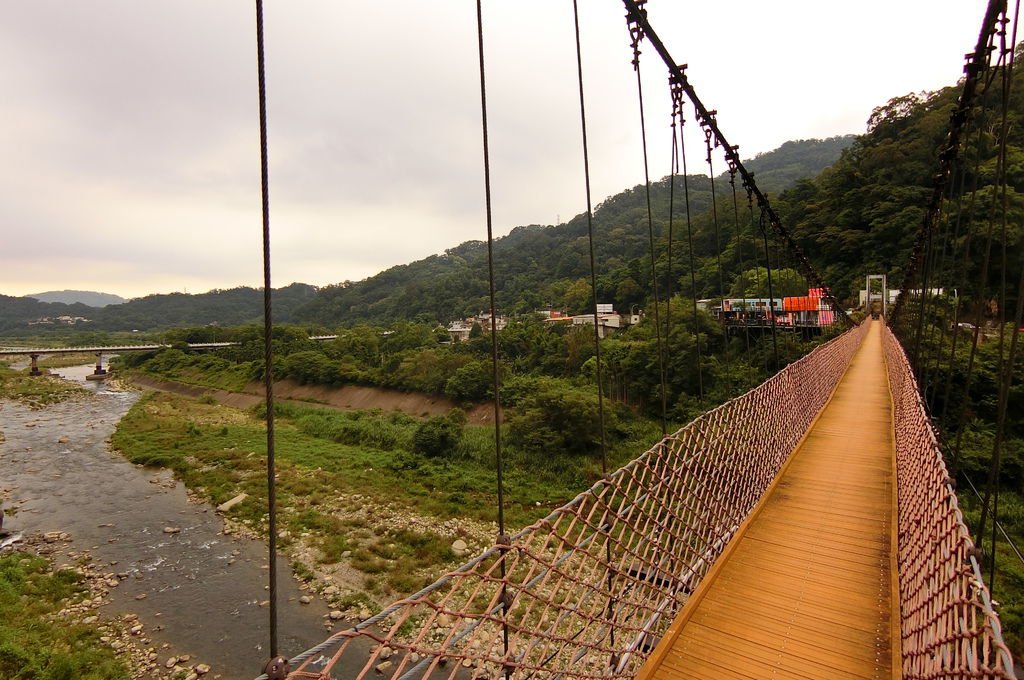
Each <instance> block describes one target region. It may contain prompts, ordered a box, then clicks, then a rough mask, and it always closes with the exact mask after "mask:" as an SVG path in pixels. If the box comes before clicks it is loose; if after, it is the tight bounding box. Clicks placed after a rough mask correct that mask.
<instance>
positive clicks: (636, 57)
mask: <svg viewBox="0 0 1024 680" xmlns="http://www.w3.org/2000/svg"><path fill="white" fill-rule="evenodd" d="M645 4H647V0H637V2H636V5H637V7H638V11H639V12H640V14H641V16H643V17H645V18H644V23H646V16H647V10H646V9H644V5H645ZM626 22H627V26H628V28H629V35H630V40H631V46H632V48H633V62H632V63H633V70H634V71H635V72H636V90H637V99H638V100H639V103H640V138H641V142H642V144H643V150H644V188H645V190H646V195H647V236H648V240H649V241H650V259H651V290H652V294H653V296H654V329H655V336H656V339H657V345H658V372H659V376H660V380H659V383H660V392H661V433H662V434H663V435H664V434H667V433H668V401H667V399H668V397H667V395H666V392H667V389H666V384H665V383H666V382H667V380H666V375H665V348H664V342H663V340H662V333H661V312H660V311H659V310H660V307H661V300H660V296H659V295H658V271H657V267H656V261H657V256H656V252H655V244H654V216H653V212H652V210H651V173H650V164H649V163H648V160H647V124H646V121H645V118H644V87H643V81H642V79H641V77H640V43H641V42H642V41H643V39H644V35H645V33H644V27H643V24H642V23H641V22H638V21H634V20H633V17H632V15H627V17H626Z"/></svg>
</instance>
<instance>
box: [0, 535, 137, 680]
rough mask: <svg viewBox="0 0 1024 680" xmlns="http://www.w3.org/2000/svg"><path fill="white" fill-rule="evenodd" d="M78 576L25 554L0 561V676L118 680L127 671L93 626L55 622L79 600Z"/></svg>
mask: <svg viewBox="0 0 1024 680" xmlns="http://www.w3.org/2000/svg"><path fill="white" fill-rule="evenodd" d="M86 592H87V591H86V589H85V587H84V585H83V577H82V576H81V575H80V574H79V573H78V572H75V571H72V570H70V569H59V570H56V571H53V570H51V568H50V566H49V563H48V562H47V561H46V560H45V559H43V558H41V557H37V556H33V555H28V554H25V553H19V552H14V553H6V554H4V555H2V556H0V677H4V678H17V679H19V680H107V679H109V680H118V679H121V678H128V677H129V676H128V672H127V670H126V669H125V668H124V667H123V666H122V665H121V663H120V662H119V661H118V660H117V659H116V658H115V657H114V654H113V652H112V651H111V649H110V647H109V646H108V645H106V644H103V643H102V642H101V641H100V639H99V636H100V634H99V632H97V630H96V628H95V627H94V626H83V625H79V624H75V623H70V622H68V621H67V620H64V619H58V617H57V614H58V613H59V612H60V611H61V609H62V608H64V607H65V606H67V605H68V604H71V603H74V602H78V601H81V600H82V599H83V598H84V597H85V593H86Z"/></svg>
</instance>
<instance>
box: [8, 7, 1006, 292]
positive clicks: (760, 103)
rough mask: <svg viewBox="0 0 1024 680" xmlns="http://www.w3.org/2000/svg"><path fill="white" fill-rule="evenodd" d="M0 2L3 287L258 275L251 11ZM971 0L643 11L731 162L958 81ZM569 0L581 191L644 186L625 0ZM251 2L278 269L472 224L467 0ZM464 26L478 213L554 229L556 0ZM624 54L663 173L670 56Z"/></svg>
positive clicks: (212, 284)
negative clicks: (736, 152)
mask: <svg viewBox="0 0 1024 680" xmlns="http://www.w3.org/2000/svg"><path fill="white" fill-rule="evenodd" d="M2 4H3V9H4V12H3V20H2V21H0V93H2V95H0V159H2V161H0V293H2V294H6V295H23V294H28V293H34V292H41V291H44V290H53V289H64V288H78V289H88V290H99V291H104V292H109V293H116V294H119V295H122V296H125V297H138V296H142V295H146V294H149V293H168V292H173V291H188V292H192V293H195V292H204V291H206V290H209V289H212V288H231V287H234V286H239V285H249V286H259V285H261V284H262V262H261V245H260V229H261V222H260V219H261V218H260V195H259V189H260V187H259V149H258V141H259V136H258V135H259V132H258V121H257V107H256V103H257V95H256V56H255V18H254V10H253V7H254V4H253V3H252V2H243V1H242V0H90V1H89V2H80V1H75V0H5V1H4V2H3V3H2ZM985 4H986V3H985V2H984V1H983V0H858V1H857V2H849V1H847V2H830V1H828V0H824V1H823V0H781V1H777V2H766V1H765V0H729V1H727V2H726V1H723V2H714V3H712V2H684V1H683V0H651V1H650V2H649V4H648V11H649V16H650V20H651V23H652V25H653V26H654V29H655V30H656V31H657V32H658V33H659V35H660V36H661V38H662V40H663V41H664V42H665V43H666V45H667V47H668V49H669V50H670V51H671V52H672V54H673V56H674V57H675V59H676V60H677V61H679V62H684V63H688V64H689V70H688V74H689V77H690V82H691V83H692V84H693V85H694V87H695V88H696V90H697V93H698V95H699V96H700V97H701V99H702V100H703V101H704V103H705V104H706V105H707V106H708V107H709V108H714V109H717V110H718V111H719V116H718V120H719V124H720V126H721V127H722V129H723V131H724V132H725V134H726V136H727V137H728V138H729V141H730V142H731V143H733V144H739V145H740V152H741V155H742V156H743V157H744V158H749V157H751V156H754V155H756V154H757V153H760V152H764V151H769V150H771V149H773V148H776V147H777V146H779V145H780V144H782V143H783V142H785V141H787V140H790V139H805V138H811V137H828V136H832V135H838V134H846V133H861V132H863V131H864V128H865V121H866V120H867V118H868V116H869V115H870V113H871V110H872V109H873V108H874V107H875V106H878V105H880V104H883V103H884V102H885V101H887V100H888V99H890V98H891V97H894V96H898V95H902V94H906V93H908V92H914V91H921V90H929V89H936V88H938V87H941V86H944V85H948V84H952V83H953V82H955V80H956V79H957V78H958V76H959V75H960V73H961V70H962V65H963V55H964V54H965V53H966V52H968V51H970V50H971V49H972V48H973V46H974V43H975V41H976V39H977V33H978V26H979V25H980V21H981V16H982V12H983V9H984V5H985ZM580 8H581V10H580V11H581V31H582V34H583V55H584V79H585V84H586V92H587V108H588V127H589V131H590V151H591V164H592V182H593V193H594V200H595V202H599V201H600V200H602V199H603V198H604V197H606V196H608V195H611V194H614V193H617V192H618V191H621V190H622V189H624V188H626V187H631V186H634V185H636V184H638V183H640V182H642V181H643V165H642V149H641V146H640V142H639V139H640V130H639V125H638V118H639V114H638V108H637V99H636V82H635V76H634V73H633V70H632V66H631V65H630V59H631V56H632V55H631V52H630V49H629V39H628V34H627V31H626V27H625V21H624V18H623V16H624V10H623V6H622V3H621V2H620V1H619V0H580ZM265 12H266V14H265V20H266V26H265V37H266V49H267V69H268V70H267V90H268V115H269V144H270V205H271V230H272V248H273V280H274V286H275V287H278V286H281V285H286V284H288V283H291V282H293V281H302V282H306V283H311V284H315V285H326V284H331V283H337V282H340V281H344V280H353V281H355V280H359V279H363V278H365V277H367V276H371V275H373V274H375V273H376V272H378V271H380V270H382V269H385V268H387V267H389V266H392V265H395V264H402V263H406V262H410V261H413V260H416V259H419V258H422V257H426V256H427V255H430V254H432V253H439V252H442V251H443V250H444V249H446V248H448V247H451V246H454V245H456V244H458V243H461V242H463V241H466V240H471V239H483V238H484V237H485V234H486V232H485V222H484V207H483V170H482V142H481V133H480V104H479V76H478V71H477V52H476V49H477V48H476V15H475V3H474V2H473V0H457V1H456V0H391V1H390V2H388V1H380V2H354V1H352V0H278V1H276V2H275V1H274V0H267V3H266V9H265ZM484 30H485V41H486V44H487V52H486V58H487V79H488V93H487V94H488V104H489V117H490V140H491V158H492V186H493V206H494V225H495V229H496V231H497V233H498V234H499V235H500V234H504V233H507V232H508V231H509V230H510V229H512V228H513V227H515V226H518V225H523V224H554V223H556V222H557V221H558V220H561V221H566V220H568V219H569V218H571V217H572V216H573V215H575V214H577V213H580V212H582V211H583V210H585V197H584V193H583V172H582V152H581V144H580V130H579V110H578V94H577V90H576V64H575V47H574V43H573V33H572V3H571V0H485V1H484ZM641 69H642V73H643V75H644V88H645V98H646V106H647V120H648V139H649V144H650V154H651V165H652V167H651V175H652V178H658V177H662V176H664V175H666V174H667V173H668V170H669V165H668V164H669V161H668V154H669V150H670V147H669V139H668V129H669V128H668V123H669V98H668V88H667V80H666V78H667V74H666V71H665V69H664V67H663V66H662V64H661V63H660V61H659V60H658V58H657V55H656V54H655V53H654V51H653V49H650V48H648V49H646V50H645V53H644V55H643V57H642V66H641ZM689 117H690V118H691V119H692V113H691V114H690V116H689ZM688 127H689V128H691V132H694V133H696V132H697V131H696V129H694V126H693V125H690V126H688ZM702 140H703V138H702V137H701V138H700V140H698V139H697V137H693V141H692V142H691V143H690V148H691V150H692V149H696V147H697V143H698V141H700V143H702ZM702 157H703V152H702V150H701V151H700V152H699V153H695V154H693V155H692V156H691V158H690V169H691V171H694V170H699V169H701V164H702ZM721 169H722V164H721V161H720V160H719V165H718V167H717V169H716V170H718V171H720V170H721ZM811 255H812V257H813V253H812V254H811Z"/></svg>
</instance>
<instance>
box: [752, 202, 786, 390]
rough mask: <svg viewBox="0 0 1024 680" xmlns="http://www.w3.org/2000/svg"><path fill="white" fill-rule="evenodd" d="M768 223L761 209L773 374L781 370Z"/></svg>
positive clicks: (759, 223) (766, 216) (760, 221)
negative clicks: (769, 252) (773, 362)
mask: <svg viewBox="0 0 1024 680" xmlns="http://www.w3.org/2000/svg"><path fill="white" fill-rule="evenodd" d="M767 221H768V215H767V212H766V211H765V210H764V208H762V209H761V218H760V220H759V221H758V225H759V226H760V227H761V238H762V239H763V240H764V266H765V269H766V270H767V272H768V306H767V309H768V317H769V318H770V319H771V322H772V323H771V326H772V357H773V358H774V360H775V372H778V371H779V370H781V369H782V366H781V365H779V340H778V337H777V336H776V327H775V289H774V287H773V286H772V262H771V259H770V258H769V256H768V228H767V226H766V222H767Z"/></svg>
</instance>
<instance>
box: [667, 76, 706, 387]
mask: <svg viewBox="0 0 1024 680" xmlns="http://www.w3.org/2000/svg"><path fill="white" fill-rule="evenodd" d="M680 68H682V69H685V68H686V67H685V66H682V67H680ZM669 89H670V91H671V95H672V180H671V181H672V186H675V177H676V174H678V173H679V159H680V157H681V158H682V161H683V168H682V171H683V172H682V174H683V202H684V203H685V204H686V245H687V256H688V258H689V262H690V297H691V298H692V300H691V302H692V303H693V340H694V346H695V347H696V349H697V352H696V361H697V393H698V395H699V396H700V403H701V404H702V405H703V403H704V361H703V357H702V356H701V347H700V317H699V315H698V313H697V275H696V266H695V265H694V258H693V220H692V217H691V213H690V178H689V174H688V172H687V167H686V127H685V126H686V113H685V111H684V110H683V88H682V86H681V84H680V83H679V82H678V80H676V79H675V78H674V77H673V76H671V75H670V76H669ZM677 119H678V121H679V133H678V137H677V135H676V120H677ZM670 214H671V211H670Z"/></svg>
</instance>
